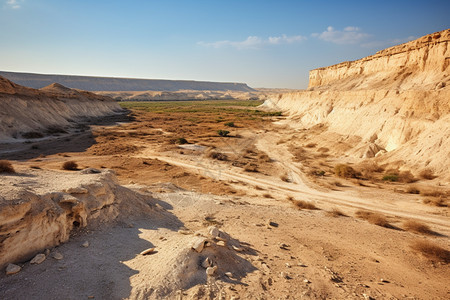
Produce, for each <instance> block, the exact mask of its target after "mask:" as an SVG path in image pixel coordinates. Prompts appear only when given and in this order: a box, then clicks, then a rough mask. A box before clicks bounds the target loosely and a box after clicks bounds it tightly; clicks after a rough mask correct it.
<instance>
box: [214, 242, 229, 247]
mask: <svg viewBox="0 0 450 300" xmlns="http://www.w3.org/2000/svg"><path fill="white" fill-rule="evenodd" d="M216 244H217V246H222V247H225V246H226V245H227V244H226V243H225V241H218V242H217V243H216Z"/></svg>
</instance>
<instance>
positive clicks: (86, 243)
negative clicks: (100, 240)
mask: <svg viewBox="0 0 450 300" xmlns="http://www.w3.org/2000/svg"><path fill="white" fill-rule="evenodd" d="M81 246H83V247H84V248H87V247H89V242H88V241H86V242H84V243H83V244H81Z"/></svg>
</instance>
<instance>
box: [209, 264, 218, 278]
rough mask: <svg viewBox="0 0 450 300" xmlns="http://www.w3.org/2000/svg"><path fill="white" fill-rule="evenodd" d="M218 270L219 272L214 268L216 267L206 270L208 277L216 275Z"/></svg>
mask: <svg viewBox="0 0 450 300" xmlns="http://www.w3.org/2000/svg"><path fill="white" fill-rule="evenodd" d="M216 270H217V266H214V267H208V268H207V269H206V275H208V276H213V275H214V273H216Z"/></svg>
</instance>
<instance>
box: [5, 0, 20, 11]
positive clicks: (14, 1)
mask: <svg viewBox="0 0 450 300" xmlns="http://www.w3.org/2000/svg"><path fill="white" fill-rule="evenodd" d="M21 2H22V1H19V0H6V4H7V5H8V6H9V7H10V8H12V9H19V8H20V7H21Z"/></svg>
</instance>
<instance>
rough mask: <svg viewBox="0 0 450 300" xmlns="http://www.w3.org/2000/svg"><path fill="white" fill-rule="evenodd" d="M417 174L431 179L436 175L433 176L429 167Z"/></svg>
mask: <svg viewBox="0 0 450 300" xmlns="http://www.w3.org/2000/svg"><path fill="white" fill-rule="evenodd" d="M419 176H420V177H421V178H423V179H427V180H432V179H434V178H436V176H434V174H433V171H431V170H430V169H423V170H422V171H421V172H420V173H419Z"/></svg>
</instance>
